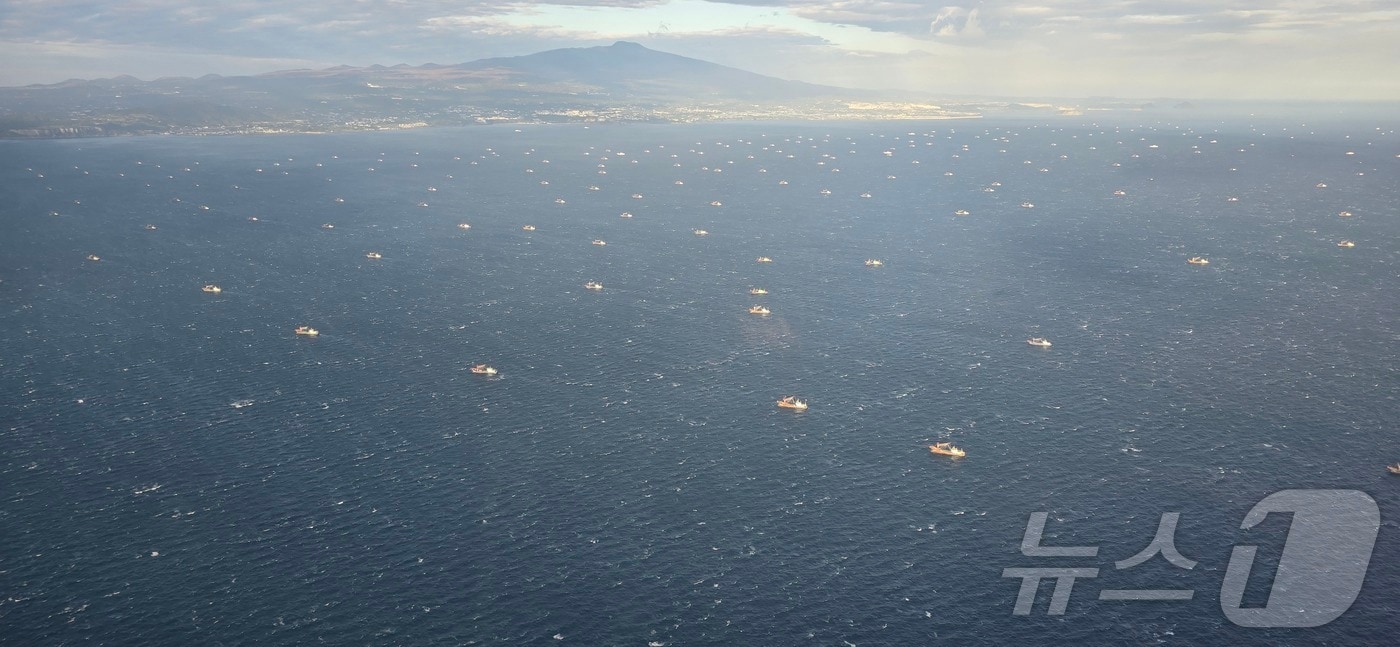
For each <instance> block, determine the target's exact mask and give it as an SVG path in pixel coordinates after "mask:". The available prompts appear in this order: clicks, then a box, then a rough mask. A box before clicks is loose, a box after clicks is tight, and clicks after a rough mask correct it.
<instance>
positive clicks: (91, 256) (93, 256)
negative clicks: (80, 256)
mask: <svg viewBox="0 0 1400 647" xmlns="http://www.w3.org/2000/svg"><path fill="white" fill-rule="evenodd" d="M87 259H88V260H90V261H100V260H102V257H101V256H98V255H97V254H88V255H87Z"/></svg>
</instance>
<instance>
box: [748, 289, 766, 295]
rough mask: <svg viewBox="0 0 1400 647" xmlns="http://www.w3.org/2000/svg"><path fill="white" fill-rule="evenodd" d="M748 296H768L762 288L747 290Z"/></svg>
mask: <svg viewBox="0 0 1400 647" xmlns="http://www.w3.org/2000/svg"><path fill="white" fill-rule="evenodd" d="M749 294H768V290H765V289H763V288H749Z"/></svg>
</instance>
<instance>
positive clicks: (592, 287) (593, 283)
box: [583, 281, 603, 290]
mask: <svg viewBox="0 0 1400 647" xmlns="http://www.w3.org/2000/svg"><path fill="white" fill-rule="evenodd" d="M583 287H585V288H587V289H589V290H601V289H603V284H602V283H599V282H597V281H589V282H587V283H584V284H583Z"/></svg>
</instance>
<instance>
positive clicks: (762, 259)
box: [758, 256, 773, 263]
mask: <svg viewBox="0 0 1400 647" xmlns="http://www.w3.org/2000/svg"><path fill="white" fill-rule="evenodd" d="M758 262H760V263H772V262H773V259H771V258H768V257H767V256H759V257H758Z"/></svg>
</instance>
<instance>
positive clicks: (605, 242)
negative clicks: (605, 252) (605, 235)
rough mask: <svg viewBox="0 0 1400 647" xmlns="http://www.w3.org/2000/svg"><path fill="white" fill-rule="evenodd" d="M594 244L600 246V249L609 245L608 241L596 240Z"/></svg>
mask: <svg viewBox="0 0 1400 647" xmlns="http://www.w3.org/2000/svg"><path fill="white" fill-rule="evenodd" d="M593 244H594V245H597V246H599V247H602V246H604V245H607V244H608V241H606V240H594V241H593Z"/></svg>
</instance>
